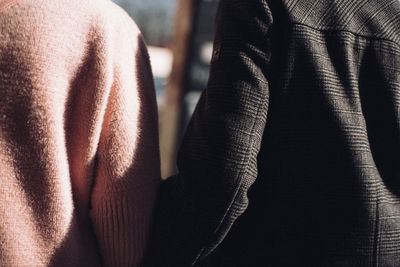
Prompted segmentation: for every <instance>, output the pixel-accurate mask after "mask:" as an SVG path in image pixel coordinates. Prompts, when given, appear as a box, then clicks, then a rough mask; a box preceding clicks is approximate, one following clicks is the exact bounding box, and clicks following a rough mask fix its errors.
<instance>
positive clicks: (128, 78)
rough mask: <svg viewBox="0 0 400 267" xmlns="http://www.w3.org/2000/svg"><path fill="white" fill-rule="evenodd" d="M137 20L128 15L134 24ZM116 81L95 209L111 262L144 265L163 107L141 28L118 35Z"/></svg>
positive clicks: (105, 123) (157, 172)
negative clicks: (159, 113)
mask: <svg viewBox="0 0 400 267" xmlns="http://www.w3.org/2000/svg"><path fill="white" fill-rule="evenodd" d="M132 24H133V23H131V22H130V21H127V23H126V25H123V26H126V27H129V29H131V28H132V27H133V26H132ZM113 39H114V40H115V41H114V42H115V46H116V47H115V50H114V51H112V52H110V55H112V61H113V64H112V65H113V66H112V68H113V74H112V85H111V89H110V92H109V96H108V101H107V107H106V110H105V114H104V120H103V124H102V129H101V134H100V140H99V145H98V152H97V158H98V163H97V169H96V171H97V173H96V177H95V184H94V188H93V193H92V201H91V205H92V210H91V213H90V216H91V219H92V223H93V228H94V231H95V234H96V237H97V241H98V245H99V249H100V253H101V255H102V258H103V263H104V265H105V266H138V265H139V263H140V261H141V259H142V256H143V252H144V248H145V246H146V243H147V238H148V235H147V234H148V228H149V226H150V223H151V216H152V211H153V203H154V199H155V192H156V189H157V186H158V183H159V181H160V162H159V148H158V129H157V127H158V121H157V107H156V101H155V92H154V84H153V78H152V74H151V70H150V64H149V59H148V55H147V50H146V47H145V44H144V42H143V39H142V37H141V35H140V33H139V31H138V30H129V31H126V32H122V34H120V35H118V34H116V36H113Z"/></svg>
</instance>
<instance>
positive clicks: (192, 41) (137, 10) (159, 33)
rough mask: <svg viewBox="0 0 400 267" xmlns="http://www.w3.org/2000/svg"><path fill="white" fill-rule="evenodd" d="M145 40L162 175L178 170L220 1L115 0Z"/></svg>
mask: <svg viewBox="0 0 400 267" xmlns="http://www.w3.org/2000/svg"><path fill="white" fill-rule="evenodd" d="M113 1H114V2H115V3H116V4H118V5H119V6H121V7H122V8H123V9H125V10H126V12H127V13H128V14H129V15H130V16H131V17H132V18H133V20H134V21H135V22H136V24H137V25H138V26H139V28H140V29H141V31H142V34H143V36H144V39H145V41H146V43H147V45H148V49H149V54H150V60H151V65H152V69H153V75H154V79H155V85H156V92H157V103H158V110H159V130H160V152H161V175H162V177H163V178H167V177H169V176H170V175H173V174H174V173H176V171H177V170H176V166H175V163H176V154H177V148H178V147H179V143H180V141H181V139H182V135H183V133H184V130H185V128H186V126H187V124H188V122H189V120H190V117H191V115H192V112H193V110H194V108H195V106H196V103H197V101H198V98H199V96H200V94H201V92H202V91H203V90H204V88H205V86H206V83H207V80H208V74H209V64H210V60H211V55H212V50H213V37H214V19H215V14H216V11H217V7H218V0H113Z"/></svg>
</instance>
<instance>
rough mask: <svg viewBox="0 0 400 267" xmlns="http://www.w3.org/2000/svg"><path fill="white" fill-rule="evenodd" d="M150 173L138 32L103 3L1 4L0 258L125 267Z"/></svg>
mask: <svg viewBox="0 0 400 267" xmlns="http://www.w3.org/2000/svg"><path fill="white" fill-rule="evenodd" d="M159 181H160V173H159V150H158V133H157V108H156V102H155V94H154V86H153V78H152V74H151V70H150V67H149V60H148V55H147V51H146V47H145V44H144V42H143V40H142V38H141V35H140V32H139V30H138V29H137V27H136V26H135V24H134V23H133V22H132V20H131V19H130V18H129V16H128V15H127V14H126V13H125V12H123V11H122V10H121V9H120V8H118V7H117V6H116V5H114V4H112V3H111V2H110V1H107V0H86V1H81V0H17V1H13V0H11V1H10V0H0V266H97V265H105V266H136V265H138V264H139V263H140V260H141V258H142V255H143V253H144V249H145V246H146V241H147V233H148V228H149V225H150V223H151V222H150V220H151V215H152V208H153V203H154V198H155V193H156V188H157V185H158V183H159Z"/></svg>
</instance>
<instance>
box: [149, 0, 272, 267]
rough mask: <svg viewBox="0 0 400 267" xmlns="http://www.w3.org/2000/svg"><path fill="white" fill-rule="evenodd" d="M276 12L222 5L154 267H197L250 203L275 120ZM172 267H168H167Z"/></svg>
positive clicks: (155, 242) (258, 1)
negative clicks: (271, 79)
mask: <svg viewBox="0 0 400 267" xmlns="http://www.w3.org/2000/svg"><path fill="white" fill-rule="evenodd" d="M271 25H272V15H271V13H270V11H269V7H268V6H267V4H266V2H265V1H263V0H222V1H221V2H220V6H219V10H218V13H217V20H216V36H215V41H214V52H213V59H212V62H211V63H212V64H211V72H210V77H209V81H208V85H207V88H206V89H205V91H204V92H203V93H202V96H201V98H200V100H199V102H198V104H197V107H196V110H195V112H194V114H193V117H192V120H191V122H190V125H189V126H188V128H187V130H186V134H185V137H184V139H183V142H182V145H181V147H180V151H179V155H178V169H179V174H178V175H177V176H174V177H172V178H170V179H168V180H167V181H166V182H165V183H164V184H163V186H162V190H161V193H160V199H159V204H158V215H157V219H156V224H155V228H154V232H153V235H152V241H151V244H152V245H151V247H150V250H149V253H148V256H147V261H146V263H147V265H148V266H192V265H194V264H195V263H196V262H198V261H199V260H201V259H202V258H204V257H205V256H206V255H208V254H209V253H210V252H211V251H213V249H214V248H215V247H216V246H217V245H218V244H219V243H220V242H221V241H222V240H223V238H224V237H225V236H226V234H227V232H228V231H229V229H230V227H231V226H232V224H233V223H234V221H235V220H236V218H238V216H240V215H241V214H242V213H243V212H244V211H245V209H246V207H247V206H248V199H247V196H246V194H247V190H248V189H249V187H250V186H251V185H252V184H253V183H254V181H255V179H256V177H257V154H258V152H259V150H260V145H261V139H262V136H263V131H264V127H265V124H266V120H267V112H268V103H269V85H268V68H269V62H270V56H271V55H270V38H269V34H270V28H271ZM163 264H164V265H163Z"/></svg>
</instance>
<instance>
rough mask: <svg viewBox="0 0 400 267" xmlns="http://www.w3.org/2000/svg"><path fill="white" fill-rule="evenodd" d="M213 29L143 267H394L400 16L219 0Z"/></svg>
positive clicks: (330, 6) (376, 7)
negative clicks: (200, 86)
mask: <svg viewBox="0 0 400 267" xmlns="http://www.w3.org/2000/svg"><path fill="white" fill-rule="evenodd" d="M216 22H217V24H216V25H217V28H216V30H217V33H216V37H215V44H214V58H213V62H212V67H211V73H210V79H209V83H208V86H207V88H206V90H205V91H204V93H203V95H202V97H201V99H200V101H199V103H198V106H197V109H196V111H195V113H194V115H193V118H192V121H191V123H190V126H189V127H188V129H187V132H186V135H185V138H184V141H183V143H182V146H181V149H180V153H179V159H178V167H179V175H178V176H176V177H173V178H171V179H169V180H168V181H167V182H166V183H165V184H164V185H163V187H162V189H161V192H160V203H159V207H158V213H157V216H156V221H155V229H154V232H153V235H152V242H151V246H150V249H149V253H148V258H147V260H148V265H149V266H173V267H179V266H192V265H194V264H195V263H197V264H198V266H227V267H234V266H244V267H248V266H277V267H280V266H324V267H325V266H340V267H342V266H363V267H368V266H371V267H372V266H374V267H375V266H382V267H383V266H385V267H386V266H400V3H399V2H398V1H397V0H368V1H367V0H340V1H339V0H312V1H311V0H221V3H220V9H219V12H218V16H217V20H216ZM218 244H219V246H218V247H217V249H215V248H216V246H217V245H218Z"/></svg>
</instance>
